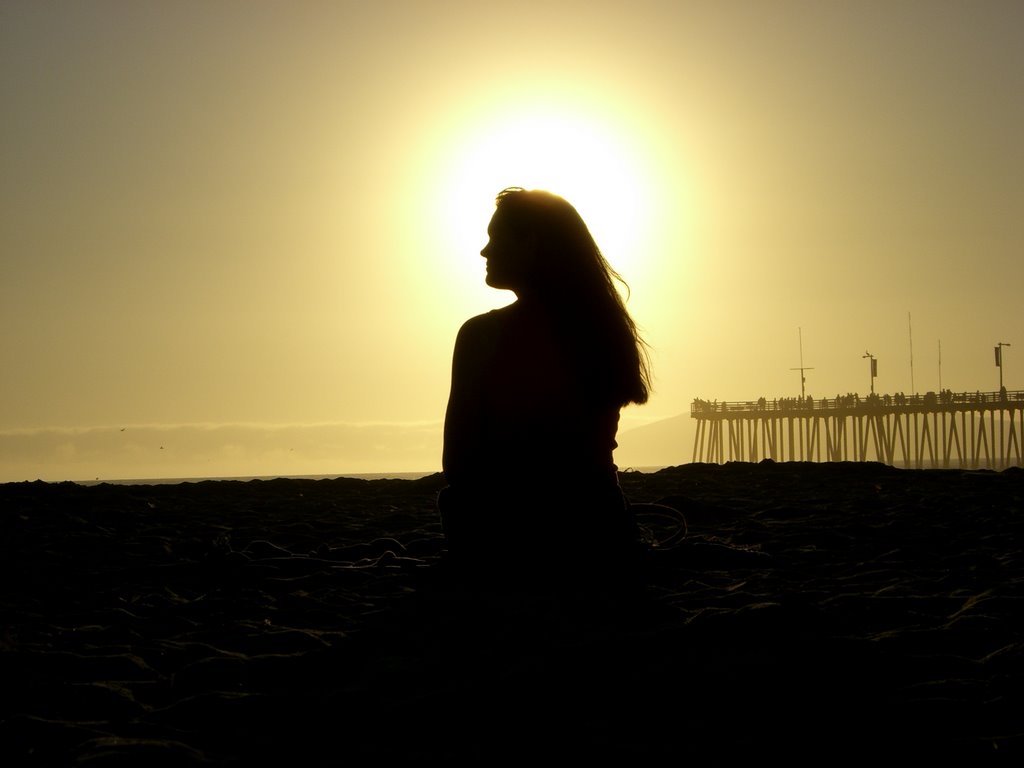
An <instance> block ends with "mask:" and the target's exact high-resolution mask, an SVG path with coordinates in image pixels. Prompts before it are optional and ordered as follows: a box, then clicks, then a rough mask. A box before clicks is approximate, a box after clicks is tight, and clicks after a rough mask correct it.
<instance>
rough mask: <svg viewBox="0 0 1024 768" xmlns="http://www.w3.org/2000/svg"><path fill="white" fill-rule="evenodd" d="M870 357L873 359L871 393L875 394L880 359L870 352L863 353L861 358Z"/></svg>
mask: <svg viewBox="0 0 1024 768" xmlns="http://www.w3.org/2000/svg"><path fill="white" fill-rule="evenodd" d="M865 357H867V358H869V359H870V360H871V394H872V395H873V394H875V376H877V375H878V361H877V360H875V356H874V355H872V354H871V353H870V352H865V353H864V354H863V355H861V358H865Z"/></svg>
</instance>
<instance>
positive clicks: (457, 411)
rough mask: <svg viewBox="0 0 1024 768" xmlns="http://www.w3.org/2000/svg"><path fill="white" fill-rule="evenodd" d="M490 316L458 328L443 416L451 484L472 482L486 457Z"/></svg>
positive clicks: (491, 338)
mask: <svg viewBox="0 0 1024 768" xmlns="http://www.w3.org/2000/svg"><path fill="white" fill-rule="evenodd" d="M488 318H489V316H488V315H480V316H478V317H474V318H471V319H469V320H467V321H466V322H465V323H464V324H463V325H462V328H460V329H459V333H458V336H457V337H456V339H455V350H454V352H453V354H452V381H451V390H450V392H449V395H448V408H447V410H446V412H445V418H444V449H443V453H442V456H441V468H442V470H443V471H444V475H445V479H446V480H447V481H448V483H449V484H450V485H453V484H463V483H466V482H467V481H470V480H471V479H472V477H473V475H474V474H476V472H475V471H474V469H475V466H476V465H478V463H479V461H480V460H481V459H482V458H483V457H482V456H481V455H480V453H481V449H482V441H481V438H480V436H481V434H482V419H483V413H482V410H483V409H482V399H481V395H482V387H483V386H484V382H483V379H484V371H485V370H486V366H487V361H488V358H489V355H490V353H491V352H492V351H493V348H494V342H495V339H494V333H493V329H492V328H491V322H490V321H489V319H488Z"/></svg>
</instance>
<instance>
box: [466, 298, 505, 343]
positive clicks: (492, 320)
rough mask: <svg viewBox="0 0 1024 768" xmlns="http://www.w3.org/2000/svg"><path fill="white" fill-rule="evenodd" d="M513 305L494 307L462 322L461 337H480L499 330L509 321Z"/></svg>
mask: <svg viewBox="0 0 1024 768" xmlns="http://www.w3.org/2000/svg"><path fill="white" fill-rule="evenodd" d="M511 307H512V305H509V306H507V307H502V308H501V309H492V310H491V311H490V312H484V313H483V314H482V315H475V316H474V317H471V318H469V320H467V321H466V322H464V323H463V324H462V328H460V329H459V337H460V338H467V337H470V338H474V339H475V338H479V337H481V336H487V335H490V334H492V333H495V332H497V331H498V330H499V329H501V328H503V327H504V326H505V325H506V324H507V323H508V318H509V316H510V310H511Z"/></svg>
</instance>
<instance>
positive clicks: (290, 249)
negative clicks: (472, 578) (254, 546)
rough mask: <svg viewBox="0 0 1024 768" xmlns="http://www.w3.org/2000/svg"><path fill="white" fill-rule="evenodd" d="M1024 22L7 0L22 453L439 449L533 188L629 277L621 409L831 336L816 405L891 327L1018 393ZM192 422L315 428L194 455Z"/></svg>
mask: <svg viewBox="0 0 1024 768" xmlns="http://www.w3.org/2000/svg"><path fill="white" fill-rule="evenodd" d="M1022 37H1024V3H1021V2H1017V1H1016V0H1007V1H1006V2H997V1H995V0H989V1H987V2H986V1H985V0H979V2H945V1H943V0H929V1H927V2H912V1H910V0H905V1H903V2H893V1H892V0H878V1H877V2H873V1H871V0H863V1H862V2H838V0H837V1H835V2H828V1H825V2H821V1H819V2H772V1H771V0H766V1H765V2H755V1H754V0H748V1H746V2H721V1H716V2H686V1H685V0H673V1H672V2H668V1H666V2H645V1H643V0H634V2H630V3H623V2H619V1H618V0H616V1H615V2H597V1H595V0H587V2H557V0H544V1H543V2H530V1H525V0H521V1H520V2H517V3H514V4H509V3H504V4H502V3H476V4H474V3H467V2H465V0H454V1H452V2H443V1H442V2H437V1H435V2H430V3H425V2H416V1H413V0H402V1H398V0H394V1H389V0H377V2H258V1H255V0H245V1H244V2H242V1H239V2H185V1H183V0H175V1H174V2H136V1H134V0H124V1H123V2H100V1H98V0H93V1H91V2H70V1H69V2H47V3H41V2H34V1H33V2H17V1H15V0H5V2H4V3H3V5H2V6H0V100H2V101H0V103H2V110H3V118H2V120H0V259H2V260H0V480H21V479H34V478H35V477H44V478H46V479H63V478H66V477H72V478H76V479H77V478H79V477H89V476H92V475H93V474H96V475H100V474H102V475H105V476H108V477H116V476H120V477H125V476H151V475H152V474H153V473H156V472H161V473H169V474H172V475H175V476H179V475H181V474H188V475H193V474H195V475H210V474H263V473H275V472H281V473H291V474H296V473H301V472H302V471H303V470H308V471H309V472H311V473H312V472H331V471H337V472H345V471H353V470H356V471H373V470H374V469H379V470H380V471H389V470H400V469H424V470H430V469H436V468H438V467H439V465H440V458H439V455H440V438H439V431H438V430H437V427H438V425H439V423H440V420H441V419H442V417H443V410H444V406H445V401H446V398H447V390H448V375H449V365H450V357H451V346H452V342H453V340H454V336H455V333H456V331H457V329H458V327H459V325H460V324H461V323H462V321H463V320H465V319H466V318H467V317H469V316H471V315H473V314H477V313H479V312H483V311H486V310H488V309H491V308H494V307H497V306H501V305H503V304H505V303H508V302H509V301H510V300H511V299H512V296H511V294H509V293H507V292H499V291H494V290H492V289H489V288H487V287H486V286H485V285H484V284H483V260H482V259H481V258H480V257H479V255H478V252H479V249H480V248H481V247H482V245H483V244H484V241H485V229H486V226H487V220H488V218H489V216H490V213H491V211H492V210H493V198H494V195H495V193H496V192H497V191H499V190H500V189H502V188H503V187H506V186H511V185H516V186H527V187H547V188H549V189H551V190H552V191H554V192H556V193H559V194H563V195H564V196H565V197H567V198H568V199H569V200H570V201H571V202H573V203H575V204H576V205H577V207H578V208H579V209H580V211H581V213H582V214H583V216H584V218H585V219H587V221H588V223H589V224H590V225H591V228H592V230H593V231H594V233H595V235H596V236H597V238H598V242H599V244H600V245H601V246H602V248H603V249H604V250H605V252H606V256H607V257H608V259H609V261H611V263H612V264H613V265H615V266H617V267H618V268H619V270H620V271H621V273H622V274H623V276H624V277H625V278H626V279H627V280H628V282H629V284H630V288H631V296H630V300H629V307H630V309H631V311H632V312H633V314H634V317H635V318H636V320H637V321H638V323H639V324H640V325H641V326H642V328H643V329H644V331H645V333H646V336H647V339H648V340H649V342H650V343H651V345H652V347H653V349H654V355H653V362H654V367H655V376H656V380H655V387H656V394H655V396H654V398H653V399H652V401H651V402H650V403H649V404H648V405H647V406H644V407H643V408H638V409H634V408H631V409H627V411H625V412H624V414H623V419H624V421H623V429H624V430H625V429H626V428H628V427H630V426H634V425H639V424H642V423H644V422H647V421H653V420H657V419H663V418H667V417H671V416H675V415H678V414H681V413H687V412H688V410H689V406H690V403H691V401H692V400H693V399H694V398H697V397H701V398H707V399H716V398H717V399H718V400H723V399H728V400H746V399H754V398H757V397H759V396H761V395H764V396H766V397H768V398H772V397H783V396H794V395H798V394H799V393H800V378H799V373H798V372H797V371H794V370H792V369H793V368H795V367H797V366H799V365H800V346H799V340H800V338H801V337H802V346H803V364H804V366H806V367H809V368H813V370H809V371H807V391H808V393H810V394H812V395H814V396H816V397H819V396H829V397H834V396H835V395H836V394H837V393H847V392H861V393H864V392H867V391H868V389H869V386H870V378H869V368H868V361H867V360H865V359H863V357H862V356H863V355H864V353H865V352H866V351H870V352H871V353H872V354H873V355H874V356H875V357H876V358H877V359H878V361H879V362H878V366H879V375H878V378H877V379H876V380H875V388H876V391H879V392H896V391H905V392H910V391H912V390H913V389H916V390H918V391H920V392H924V391H927V390H930V389H938V388H939V386H940V376H941V387H942V388H949V389H953V390H956V391H962V390H969V391H974V390H976V389H981V390H983V391H984V390H994V389H996V388H997V387H998V383H999V370H998V369H997V368H996V367H995V365H994V363H993V354H992V348H993V346H994V345H995V344H996V342H999V341H1003V342H1008V343H1011V344H1012V345H1013V346H1012V347H1010V348H1009V349H1007V350H1005V353H1004V359H1005V366H1004V369H1003V375H1004V383H1005V384H1006V386H1007V387H1008V388H1010V389H1024V316H1022V313H1021V311H1020V308H1019V305H1020V289H1021V285H1022V278H1024V259H1022V256H1024V253H1022V249H1021V245H1022V243H1024V141H1022V139H1021V137H1022V136H1024V45H1021V40H1022ZM911 339H912V354H911ZM940 350H941V366H940ZM911 360H912V361H913V364H912V366H911ZM181 425H189V426H188V427H187V429H189V430H192V433H194V432H195V431H196V430H197V429H200V428H201V429H202V430H205V434H207V436H209V435H211V434H223V435H227V434H228V432H229V431H230V430H235V432H237V431H238V430H239V429H244V430H248V432H247V433H246V434H248V435H249V438H251V437H252V435H254V434H259V435H262V437H261V438H260V439H261V440H264V441H266V442H267V444H268V445H269V443H273V442H274V440H275V439H276V438H274V437H273V435H277V436H278V437H280V436H281V434H284V433H287V434H288V441H285V442H288V443H290V444H288V445H286V444H285V443H284V442H277V443H275V444H274V445H273V446H272V447H267V445H262V444H261V446H257V447H254V446H253V445H252V444H243V443H245V441H246V440H247V439H249V438H246V437H237V435H236V434H235V432H232V433H231V434H232V435H234V436H233V437H232V438H231V439H230V440H228V439H225V440H223V441H220V442H218V441H217V440H213V441H212V442H211V443H210V444H209V445H207V446H206V447H205V448H203V449H202V450H201V451H200V450H199V449H198V448H196V450H194V451H191V452H190V450H189V447H188V445H186V444H185V441H179V445H178V446H177V448H176V450H177V454H176V456H177V459H176V460H175V461H176V463H173V464H171V463H170V461H169V460H167V459H166V457H167V456H169V452H170V450H171V449H172V447H174V446H172V445H170V444H168V445H166V446H163V447H161V446H160V445H157V444H156V443H157V442H160V440H158V439H156V438H154V437H153V435H154V434H155V433H156V432H157V431H159V430H164V431H165V432H166V434H173V433H174V429H175V428H178V429H185V427H182V426H181ZM305 425H317V427H316V429H317V430H320V431H321V432H322V431H323V430H324V429H326V428H328V427H330V428H333V429H335V431H336V432H337V431H338V430H341V431H343V432H344V433H345V434H347V435H351V434H354V433H355V432H359V431H360V430H363V432H362V434H363V435H364V437H365V435H366V434H369V432H367V430H374V432H373V434H374V435H377V434H378V433H380V434H385V433H386V434H387V435H389V436H390V437H388V438H387V439H388V440H389V441H391V442H380V440H377V438H376V437H375V438H374V440H377V442H375V443H374V446H375V447H374V449H373V450H372V451H367V450H364V448H365V440H364V441H363V442H362V443H359V442H358V441H355V442H351V443H349V446H350V448H351V450H350V451H349V452H348V453H346V450H345V449H344V447H336V450H335V449H327V448H325V447H324V445H323V444H320V445H319V447H318V448H315V449H314V448H313V447H309V446H307V447H305V448H304V447H302V446H300V445H298V442H301V441H299V439H298V438H297V437H296V435H297V434H298V432H301V431H302V429H303V428H304V426H305ZM374 425H376V426H374ZM122 428H124V430H125V431H124V432H121V429H122ZM407 428H411V429H413V431H412V432H409V431H406V430H407ZM90 430H92V439H93V443H91V444H90V445H92V447H91V448H90V447H88V446H87V442H88V440H87V439H86V438H87V437H88V433H89V431H90ZM217 430H221V432H217ZM314 431H315V430H314ZM314 431H311V432H308V433H307V434H306V437H309V435H312V434H314ZM192 433H190V434H192ZM132 434H136V435H141V434H146V435H147V437H146V439H145V440H144V441H142V442H134V443H128V442H122V443H119V444H117V445H120V448H117V447H116V445H115V441H116V440H121V441H126V440H128V438H127V436H129V435H132ZM178 434H179V436H181V435H184V434H185V432H179V433H178ZM318 434H319V433H318ZM410 434H413V435H416V437H415V438H414V439H415V441H417V442H416V446H417V448H416V450H417V451H419V452H418V453H416V451H413V450H412V449H411V448H410V444H409V443H408V441H407V440H406V437H403V435H405V436H408V435H410ZM97 435H103V438H102V440H100V439H99V438H98V437H97ZM268 435H270V437H268ZM424 435H426V437H424ZM44 438H45V439H44ZM338 439H339V440H341V441H342V443H344V441H345V440H346V439H348V438H338ZM380 439H381V440H383V438H380ZM410 439H412V438H410ZM353 440H354V438H353ZM97 441H99V442H97ZM403 441H404V442H403ZM167 442H168V443H170V442H173V441H172V440H168V441H167ZM100 443H102V446H103V447H97V446H100ZM357 444H358V446H362V447H359V448H358V450H359V451H360V452H359V454H358V455H359V456H360V457H361V458H360V459H359V460H357V459H356V458H355V455H356V454H354V453H352V451H355V450H357V448H356V446H357ZM691 450H692V445H691V444H689V443H683V444H681V445H680V451H679V455H678V456H672V457H669V456H667V457H666V458H665V461H664V463H679V462H682V461H687V460H689V458H690V453H691ZM158 451H164V453H163V454H160V453H157V452H158ZM296 451H298V453H296ZM332 451H333V452H332ZM410 453H415V456H411V455H406V454H410ZM314 454H315V455H316V457H317V458H316V460H315V461H314V460H313V456H314ZM144 455H145V457H146V458H144V459H143V456H144ZM200 455H201V456H202V457H203V463H202V465H201V466H200V465H197V464H196V463H195V460H196V458H197V457H199V456H200ZM132 457H134V459H133V458H132ZM268 457H270V458H268ZM273 457H276V458H273ZM431 457H434V458H433V459H431ZM371 458H372V462H370V464H371V465H372V466H371V465H367V463H366V462H367V461H369V460H370V459H371ZM220 459H224V461H223V462H221V461H220ZM133 460H137V461H136V464H132V463H131V462H132V461H133ZM161 460H167V461H168V464H167V467H166V469H163V470H162V469H161V468H160V467H161V465H160V464H159V463H155V462H158V461H161ZM190 461H191V462H192V463H191V464H190V463H189V462H190ZM275 461H276V462H278V463H277V464H275V463H274V462H275ZM392 461H393V462H394V464H395V465H392V464H391V462H392ZM431 461H433V463H430V462H431ZM376 462H379V464H377V463H376ZM425 462H426V463H427V465H425V466H424V463H425ZM620 463H621V462H620ZM355 464H359V467H358V469H357V468H356V467H355V466H353V465H355ZM397 465H401V466H397ZM250 467H251V470H250ZM278 467H279V468H278ZM136 472H137V473H141V474H138V475H137V474H133V473H136Z"/></svg>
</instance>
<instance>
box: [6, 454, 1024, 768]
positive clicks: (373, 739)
mask: <svg viewBox="0 0 1024 768" xmlns="http://www.w3.org/2000/svg"><path fill="white" fill-rule="evenodd" d="M548 480H549V481H551V482H556V481H557V479H551V478H549V479H548ZM622 483H623V487H624V489H625V491H626V493H627V495H628V496H629V497H630V498H631V499H632V500H633V501H655V500H658V499H663V498H666V497H667V498H669V499H670V500H671V501H672V502H673V503H675V504H677V505H679V506H680V507H681V508H682V509H683V510H684V511H685V513H686V517H687V520H688V523H689V535H688V538H687V539H686V540H685V541H684V542H683V543H682V544H681V545H679V546H677V547H675V548H673V549H668V550H663V551H659V552H657V553H656V554H654V555H653V556H652V557H651V558H650V567H649V570H648V572H647V573H646V574H645V577H644V579H643V581H642V583H641V584H639V585H637V586H635V587H632V588H623V589H621V590H585V589H581V588H578V587H575V588H570V587H563V588H560V589H557V590H542V589H536V588H526V587H525V586H523V587H522V588H517V587H516V583H515V582H514V581H513V583H511V584H506V585H496V584H493V583H489V582H488V581H486V580H479V581H477V582H476V583H474V584H471V585H459V584H456V583H453V582H452V581H451V579H450V576H449V574H448V571H447V569H446V563H445V561H444V558H443V556H442V550H443V540H442V538H441V532H440V527H439V524H438V520H437V518H436V515H435V513H434V498H435V495H436V493H437V491H438V490H439V488H440V487H441V485H442V481H441V478H440V477H438V476H433V477H429V478H425V479H422V480H415V481H411V480H376V481H361V480H351V479H348V480H345V479H342V480H321V481H312V480H276V481H252V482H227V481H218V482H205V483H185V484H181V485H163V486H161V485H154V486H110V485H100V486H94V487H82V486H77V485H73V484H43V483H19V484H7V485H2V486H0V536H2V552H0V555H2V565H0V568H2V577H3V578H2V587H0V610H2V636H0V650H2V654H0V674H2V681H3V686H2V692H0V744H2V752H0V760H2V761H3V764H4V765H8V766H14V765H18V766H20V765H75V764H83V765H89V766H107V765H119V766H121V765H123V766H135V765H139V766H143V765H251V764H255V763H257V762H259V761H262V762H263V763H266V764H277V765H365V764H378V763H381V762H383V764H390V763H391V762H397V761H398V760H403V761H405V760H413V761H419V762H421V763H424V764H433V763H438V762H441V761H445V762H455V763H459V762H467V763H468V762H473V763H479V764H485V765H487V764H495V763H499V764H501V763H513V762H515V763H518V762H523V761H525V760H530V761H537V762H547V761H548V760H552V759H553V760H559V761H566V760H572V761H573V762H574V763H575V762H576V761H580V762H582V761H596V760H599V761H601V763H602V764H603V763H605V762H609V761H612V762H617V761H622V760H630V761H641V760H647V759H649V758H656V759H658V758H667V759H671V760H675V761H683V760H688V759H689V760H691V762H692V764H697V765H712V764H719V763H721V762H722V761H728V760H731V759H733V758H737V757H747V758H758V759H760V758H765V759H770V758H776V757H778V758H782V759H787V758H788V759H790V760H793V759H797V760H800V761H801V762H805V763H815V764H834V763H837V762H846V761H847V760H848V759H849V758H851V757H857V758H861V759H863V760H865V761H866V760H871V761H872V762H875V761H878V762H886V761H887V760H889V759H891V758H893V757H901V758H906V759H911V760H913V761H914V762H915V763H917V764H921V763H922V762H923V761H930V760H932V759H936V758H940V757H944V758H946V759H947V760H950V761H952V763H953V764H960V765H966V764H976V763H977V762H979V761H986V762H987V761H988V760H990V759H996V760H999V759H1000V758H1002V759H1004V760H1006V761H1008V762H1013V763H1015V764H1019V763H1017V761H1019V760H1020V758H1021V754H1022V752H1024V717H1022V712H1024V615H1022V609H1024V603H1022V600H1021V598H1022V596H1024V559H1022V551H1021V541H1022V532H1024V510H1022V506H1024V501H1022V499H1024V471H1021V470H1019V469H1010V470H1006V471H1003V472H987V471H981V472H968V471H959V470H898V469H893V468H890V467H886V466H882V465H879V464H831V465H819V464H803V463H783V464H759V465H752V464H728V465H724V466H716V465H688V466H684V467H678V468H674V469H668V470H663V471H661V472H657V473H652V474H640V473H624V474H623V476H622ZM522 567H523V569H524V570H526V569H529V568H530V563H529V562H525V561H524V562H523V564H522ZM630 764H632V762H631V763H630Z"/></svg>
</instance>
